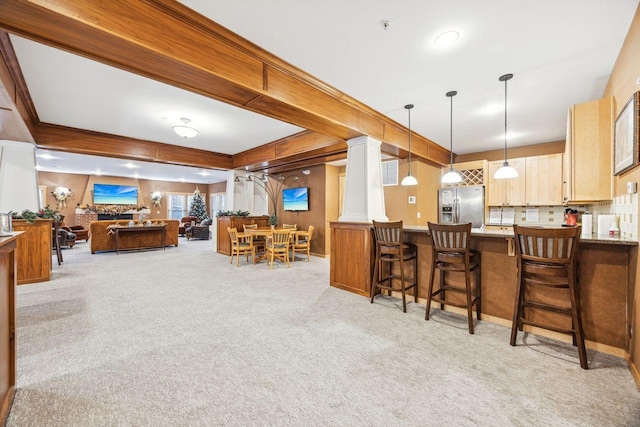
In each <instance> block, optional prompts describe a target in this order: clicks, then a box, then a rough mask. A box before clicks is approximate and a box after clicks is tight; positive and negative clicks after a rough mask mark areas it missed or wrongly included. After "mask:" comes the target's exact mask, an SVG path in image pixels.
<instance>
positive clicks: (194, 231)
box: [185, 219, 213, 240]
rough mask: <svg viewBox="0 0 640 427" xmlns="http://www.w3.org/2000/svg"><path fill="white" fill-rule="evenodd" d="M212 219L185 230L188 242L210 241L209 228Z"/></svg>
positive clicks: (204, 220)
mask: <svg viewBox="0 0 640 427" xmlns="http://www.w3.org/2000/svg"><path fill="white" fill-rule="evenodd" d="M212 221H213V220H212V219H203V220H202V222H201V223H200V224H197V225H190V226H188V227H187V228H185V235H186V236H187V240H189V239H206V240H209V239H210V236H211V233H210V231H209V226H210V225H211V223H212Z"/></svg>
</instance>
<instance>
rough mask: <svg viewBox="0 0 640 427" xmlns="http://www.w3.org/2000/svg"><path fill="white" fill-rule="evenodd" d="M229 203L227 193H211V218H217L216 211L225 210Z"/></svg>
mask: <svg viewBox="0 0 640 427" xmlns="http://www.w3.org/2000/svg"><path fill="white" fill-rule="evenodd" d="M226 205H227V193H213V194H211V203H209V206H211V214H210V215H209V216H210V217H211V218H215V216H216V212H218V211H223V210H225V206H226Z"/></svg>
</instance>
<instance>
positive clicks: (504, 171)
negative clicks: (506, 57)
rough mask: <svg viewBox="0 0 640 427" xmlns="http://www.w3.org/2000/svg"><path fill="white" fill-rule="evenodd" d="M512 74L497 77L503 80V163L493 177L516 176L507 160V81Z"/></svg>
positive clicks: (516, 173)
mask: <svg viewBox="0 0 640 427" xmlns="http://www.w3.org/2000/svg"><path fill="white" fill-rule="evenodd" d="M512 77H513V74H505V75H502V76H500V77H499V78H498V80H499V81H501V82H504V163H502V166H500V169H498V170H497V171H496V173H495V174H494V175H493V178H494V179H508V178H517V177H518V171H517V170H515V169H514V168H512V167H511V166H509V162H508V161H507V81H509V80H511V78H512Z"/></svg>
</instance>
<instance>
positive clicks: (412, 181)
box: [400, 104, 418, 186]
mask: <svg viewBox="0 0 640 427" xmlns="http://www.w3.org/2000/svg"><path fill="white" fill-rule="evenodd" d="M404 108H405V109H406V110H407V112H408V113H409V172H408V173H407V176H405V177H404V178H402V182H401V183H400V185H404V186H411V185H418V180H417V179H416V178H415V177H414V176H412V175H411V109H412V108H413V104H407V105H405V106H404Z"/></svg>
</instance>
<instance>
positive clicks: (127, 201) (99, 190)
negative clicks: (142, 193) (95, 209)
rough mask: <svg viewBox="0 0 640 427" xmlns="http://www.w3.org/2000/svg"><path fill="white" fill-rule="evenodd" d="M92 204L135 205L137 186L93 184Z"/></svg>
mask: <svg viewBox="0 0 640 427" xmlns="http://www.w3.org/2000/svg"><path fill="white" fill-rule="evenodd" d="M93 204H94V205H137V204H138V187H136V186H133V185H111V184H93Z"/></svg>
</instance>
